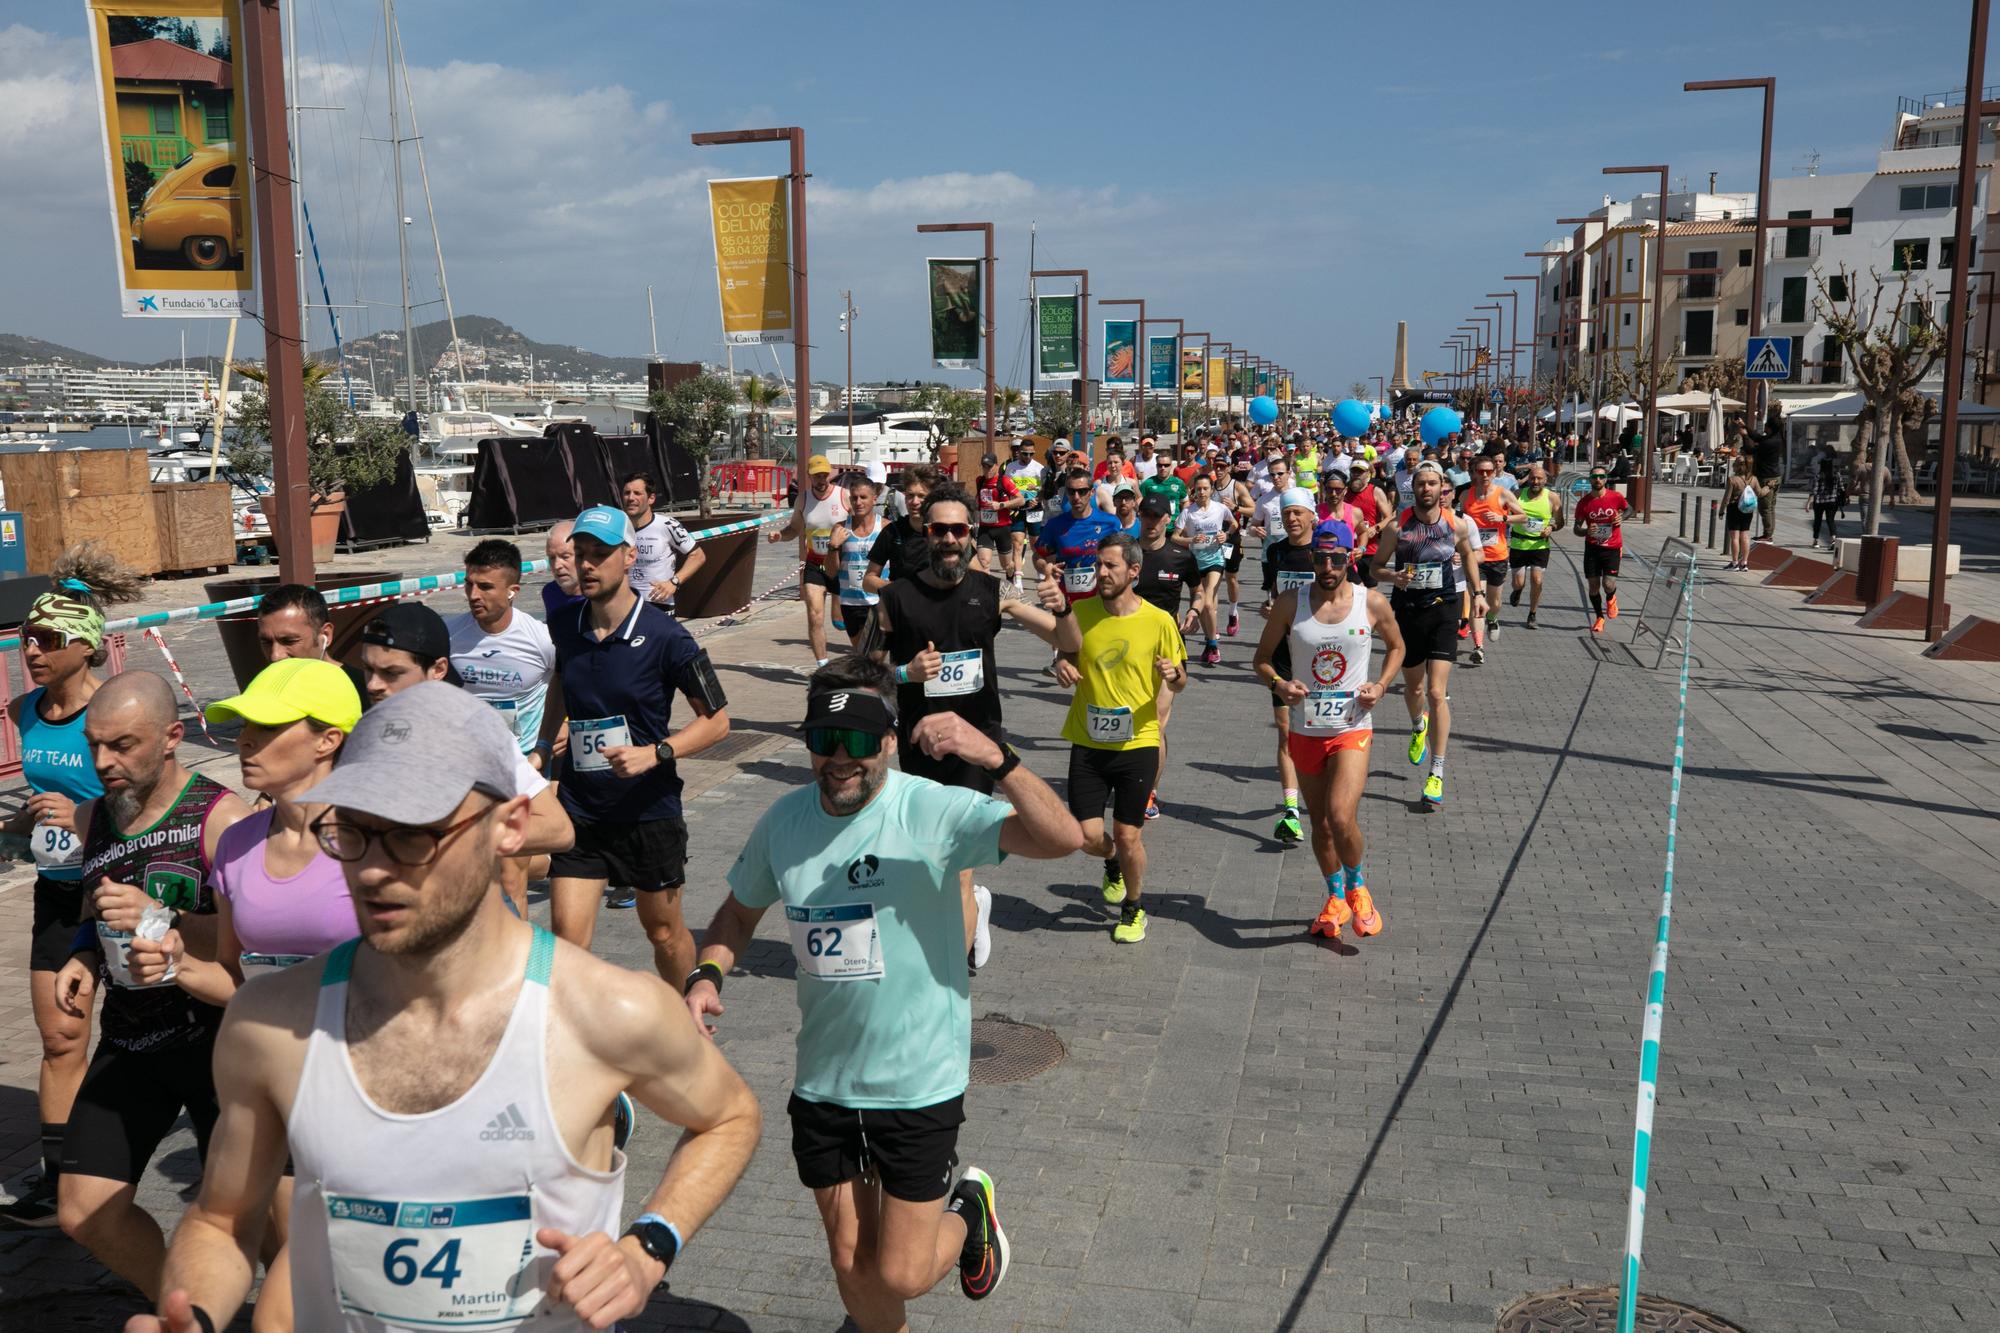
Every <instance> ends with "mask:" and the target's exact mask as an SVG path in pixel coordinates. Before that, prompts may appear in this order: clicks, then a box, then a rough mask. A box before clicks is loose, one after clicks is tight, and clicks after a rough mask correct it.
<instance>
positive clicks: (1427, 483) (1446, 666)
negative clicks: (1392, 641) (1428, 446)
mask: <svg viewBox="0 0 2000 1333" xmlns="http://www.w3.org/2000/svg"><path fill="white" fill-rule="evenodd" d="M1410 480H1411V491H1412V494H1413V495H1414V496H1415V497H1416V503H1415V504H1413V505H1412V506H1411V507H1410V508H1408V509H1405V510H1403V511H1402V512H1401V513H1400V514H1397V515H1395V516H1394V517H1392V518H1391V519H1390V520H1389V523H1388V526H1386V527H1385V528H1383V530H1382V536H1381V548H1380V549H1379V550H1378V551H1377V552H1376V553H1375V575H1376V578H1377V579H1378V580H1379V579H1380V578H1381V577H1382V574H1383V571H1384V570H1385V569H1387V568H1388V567H1389V566H1390V564H1391V563H1393V564H1394V565H1395V573H1394V574H1393V575H1391V576H1390V582H1391V583H1392V584H1393V585H1394V587H1395V591H1394V592H1393V593H1391V594H1390V598H1389V603H1390V605H1391V606H1393V607H1394V608H1395V611H1396V628H1397V629H1398V630H1399V631H1401V633H1402V636H1403V650H1404V652H1403V702H1404V704H1405V705H1406V706H1407V707H1408V708H1409V710H1410V762H1411V763H1412V764H1421V763H1423V762H1424V757H1425V755H1426V754H1428V755H1429V757H1430V761H1431V767H1430V775H1429V776H1428V777H1426V778H1425V779H1424V790H1423V799H1422V801H1421V803H1420V804H1421V808H1423V809H1426V810H1435V809H1437V808H1439V807H1441V806H1442V805H1443V804H1444V752H1445V744H1446V742H1447V741H1448V740H1449V739H1450V737H1451V703H1450V697H1451V696H1450V695H1449V693H1448V692H1447V691H1448V689H1449V686H1450V683H1451V666H1452V663H1453V662H1456V661H1457V660H1458V636H1457V630H1456V622H1457V619H1458V594H1459V584H1460V583H1461V582H1463V583H1465V585H1466V586H1468V587H1470V588H1473V589H1474V590H1475V591H1474V593H1473V604H1472V609H1473V614H1475V615H1484V614H1485V602H1486V594H1485V593H1484V592H1482V591H1477V589H1478V588H1479V586H1480V585H1479V582H1478V570H1479V548H1478V547H1476V546H1474V545H1473V544H1472V541H1471V539H1470V538H1468V537H1467V536H1466V532H1465V528H1464V527H1463V526H1462V525H1461V523H1460V521H1459V518H1458V516H1457V515H1456V514H1454V513H1452V511H1451V510H1450V509H1449V508H1448V507H1446V505H1445V503H1444V493H1445V479H1444V469H1443V468H1441V467H1439V466H1438V465H1437V464H1436V463H1435V462H1431V461H1428V460H1427V461H1425V462H1422V463H1419V464H1418V465H1417V469H1416V472H1415V473H1414V474H1413V475H1412V477H1411V479H1410Z"/></svg>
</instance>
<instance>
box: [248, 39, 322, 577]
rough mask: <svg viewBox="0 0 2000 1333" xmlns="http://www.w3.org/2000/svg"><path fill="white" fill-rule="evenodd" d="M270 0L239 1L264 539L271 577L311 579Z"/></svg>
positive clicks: (292, 239) (300, 370)
mask: <svg viewBox="0 0 2000 1333" xmlns="http://www.w3.org/2000/svg"><path fill="white" fill-rule="evenodd" d="M281 27H282V24H281V16H280V15H279V13H278V5H277V0H244V4H243V72H244V81H245V83H246V84H247V85H248V86H247V87H246V88H245V89H244V94H245V96H244V101H245V103H246V106H247V109H248V111H249V115H250V124H251V132H252V138H251V142H252V143H253V144H255V145H256V147H257V150H258V155H257V156H256V157H254V158H252V159H251V163H250V174H251V179H252V196H253V197H252V208H253V211H254V213H255V225H256V236H257V238H258V242H259V243H258V246H257V264H258V277H259V279H260V281H261V282H262V283H263V288H264V291H263V296H264V311H265V319H264V366H265V370H266V372H267V373H266V379H265V385H264V387H265V391H266V392H267V394H268V395H269V399H268V401H269V403H270V411H271V487H272V492H273V494H274V495H275V497H276V511H277V512H276V513H275V515H274V521H273V522H272V524H271V540H272V542H273V543H274V544H275V545H276V546H277V548H278V577H279V578H280V579H281V580H283V581H284V582H286V583H304V584H307V585H308V586H310V585H311V583H312V581H313V556H312V496H311V493H310V489H309V483H308V481H307V467H306V412H305V398H304V394H305V368H304V356H303V354H302V353H301V351H300V349H299V343H300V333H299V327H298V319H299V292H298V274H297V273H296V271H295V270H294V269H293V267H292V263H291V252H292V247H293V246H294V245H295V244H296V243H297V235H296V234H295V233H294V232H293V231H292V178H291V162H290V151H289V145H288V144H287V142H286V138H287V136H286V134H285V72H284V71H285V65H284V59H285V57H284V42H283V40H282V37H281V35H280V31H281Z"/></svg>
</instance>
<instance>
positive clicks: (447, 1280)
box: [382, 1236, 461, 1291]
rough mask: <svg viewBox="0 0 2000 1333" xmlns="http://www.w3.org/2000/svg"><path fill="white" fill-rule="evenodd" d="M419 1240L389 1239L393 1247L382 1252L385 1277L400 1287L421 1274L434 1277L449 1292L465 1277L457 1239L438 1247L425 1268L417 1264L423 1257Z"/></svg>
mask: <svg viewBox="0 0 2000 1333" xmlns="http://www.w3.org/2000/svg"><path fill="white" fill-rule="evenodd" d="M417 1245H418V1240H417V1238H416V1237H415V1236H405V1237H403V1238H402V1239H401V1240H394V1241H391V1242H389V1248H388V1249H386V1250H384V1251H382V1276H383V1277H386V1278H388V1279H389V1281H391V1282H392V1283H394V1284H395V1285H397V1286H399V1287H407V1286H409V1285H410V1284H411V1283H413V1282H415V1281H416V1280H417V1279H418V1278H420V1277H427V1278H430V1279H431V1280H432V1281H434V1282H437V1283H439V1284H441V1285H442V1286H443V1287H444V1289H445V1290H446V1291H450V1290H451V1284H452V1283H454V1282H456V1281H458V1279H459V1277H460V1276H461V1273H460V1270H459V1266H458V1246H459V1242H458V1241H456V1240H448V1241H446V1242H445V1243H444V1244H443V1245H442V1246H440V1247H439V1248H438V1252H437V1253H436V1254H433V1255H432V1256H431V1257H430V1258H429V1259H428V1260H425V1262H424V1265H423V1267H421V1268H419V1267H417V1259H418V1257H419V1254H418V1250H417Z"/></svg>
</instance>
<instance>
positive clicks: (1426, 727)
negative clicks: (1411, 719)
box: [1410, 713, 1431, 764]
mask: <svg viewBox="0 0 2000 1333" xmlns="http://www.w3.org/2000/svg"><path fill="white" fill-rule="evenodd" d="M1430 750H1431V715H1430V714H1429V713H1425V714H1424V715H1423V716H1422V717H1420V718H1418V719H1417V727H1416V730H1415V731H1412V732H1411V733H1410V762H1411V763H1413V764H1421V763H1423V762H1424V756H1425V755H1427V754H1429V753H1430Z"/></svg>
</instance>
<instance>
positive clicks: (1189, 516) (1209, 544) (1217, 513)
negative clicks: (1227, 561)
mask: <svg viewBox="0 0 2000 1333" xmlns="http://www.w3.org/2000/svg"><path fill="white" fill-rule="evenodd" d="M1228 519H1229V511H1228V510H1227V509H1225V508H1223V506H1222V505H1221V504H1220V503H1219V502H1217V501H1215V500H1210V501H1209V502H1208V503H1207V504H1205V505H1197V504H1195V503H1194V502H1193V501H1192V500H1190V501H1189V502H1188V503H1187V504H1186V505H1185V506H1183V507H1182V509H1181V522H1180V528H1179V531H1180V532H1181V533H1183V534H1184V535H1186V536H1188V537H1192V538H1193V539H1194V548H1193V549H1194V553H1195V556H1196V558H1197V559H1208V560H1216V561H1220V560H1222V559H1223V558H1224V555H1223V542H1222V528H1223V524H1224V523H1225V522H1227V521H1228Z"/></svg>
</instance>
